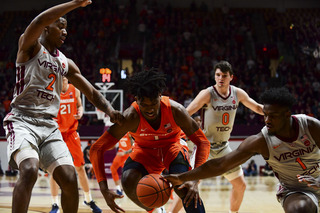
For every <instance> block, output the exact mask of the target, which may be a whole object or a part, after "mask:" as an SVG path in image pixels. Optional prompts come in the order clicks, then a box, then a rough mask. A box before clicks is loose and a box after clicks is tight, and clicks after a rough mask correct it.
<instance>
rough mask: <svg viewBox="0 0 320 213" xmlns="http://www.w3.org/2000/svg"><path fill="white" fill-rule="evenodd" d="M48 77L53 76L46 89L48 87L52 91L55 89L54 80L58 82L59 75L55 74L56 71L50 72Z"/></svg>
mask: <svg viewBox="0 0 320 213" xmlns="http://www.w3.org/2000/svg"><path fill="white" fill-rule="evenodd" d="M48 78H52V81H51V82H50V84H49V85H48V86H47V87H46V89H47V90H50V91H53V87H52V85H53V84H54V82H56V78H57V76H56V74H54V73H50V74H49V75H48Z"/></svg>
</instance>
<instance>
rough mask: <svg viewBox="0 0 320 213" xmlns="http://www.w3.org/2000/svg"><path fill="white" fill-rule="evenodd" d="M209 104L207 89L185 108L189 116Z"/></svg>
mask: <svg viewBox="0 0 320 213" xmlns="http://www.w3.org/2000/svg"><path fill="white" fill-rule="evenodd" d="M209 102H210V92H209V91H208V90H207V89H204V90H201V91H200V92H199V94H198V95H197V96H196V97H195V99H193V101H192V102H191V103H190V104H189V106H188V107H187V111H188V113H189V115H190V116H191V115H193V114H194V113H196V112H197V111H198V110H199V109H201V108H202V107H203V106H204V105H206V104H208V103H209Z"/></svg>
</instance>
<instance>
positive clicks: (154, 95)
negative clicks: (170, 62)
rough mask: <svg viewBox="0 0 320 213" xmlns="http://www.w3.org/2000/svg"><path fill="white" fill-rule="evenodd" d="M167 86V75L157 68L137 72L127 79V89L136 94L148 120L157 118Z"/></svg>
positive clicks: (142, 111) (141, 109)
mask: <svg viewBox="0 0 320 213" xmlns="http://www.w3.org/2000/svg"><path fill="white" fill-rule="evenodd" d="M165 88H166V78H165V75H164V74H162V73H160V72H158V71H157V70H156V69H150V70H146V71H142V72H139V73H136V74H134V75H133V76H132V77H130V78H129V79H127V89H128V90H129V91H130V93H131V94H133V95H134V96H135V99H136V101H137V103H138V105H139V108H140V111H141V113H142V114H143V116H144V117H145V118H146V119H148V120H154V119H156V118H157V116H158V114H159V110H160V99H161V94H162V92H163V91H164V90H165Z"/></svg>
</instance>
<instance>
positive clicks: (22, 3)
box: [0, 0, 320, 12]
mask: <svg viewBox="0 0 320 213" xmlns="http://www.w3.org/2000/svg"><path fill="white" fill-rule="evenodd" d="M62 2H67V1H62V0H40V1H39V0H4V3H3V4H2V5H1V8H0V12H3V11H15V10H33V9H35V10H38V9H42V8H48V7H50V6H52V5H55V4H58V3H62ZM116 2H117V3H118V4H122V3H123V4H125V3H126V2H127V1H126V0H117V1H116ZM144 2H145V1H144V0H137V5H138V7H139V6H141V5H142V4H143V3H144ZM157 2H158V4H164V5H166V4H167V3H168V2H170V4H171V5H172V6H174V7H189V5H190V4H191V2H192V0H161V1H157ZM195 2H196V4H200V3H201V2H205V3H206V4H207V5H208V7H209V9H210V8H219V7H223V6H228V7H231V8H276V9H277V10H279V11H283V10H284V9H285V8H315V7H316V8H319V7H320V1H319V0H203V1H195ZM93 3H94V0H93Z"/></svg>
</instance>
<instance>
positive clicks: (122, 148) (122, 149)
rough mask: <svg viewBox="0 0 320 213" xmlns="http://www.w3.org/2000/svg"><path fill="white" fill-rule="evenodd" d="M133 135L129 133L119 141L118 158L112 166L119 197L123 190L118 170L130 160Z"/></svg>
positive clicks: (116, 157)
mask: <svg viewBox="0 0 320 213" xmlns="http://www.w3.org/2000/svg"><path fill="white" fill-rule="evenodd" d="M132 142H133V140H132V139H131V135H130V134H129V133H127V134H126V135H125V136H124V137H122V138H121V139H120V141H119V143H118V144H119V147H118V151H117V154H116V156H115V157H114V159H113V161H112V164H111V166H110V170H111V175H112V179H113V181H114V184H115V185H116V192H117V194H118V195H122V188H121V185H120V178H119V174H118V169H119V168H120V167H121V168H122V167H123V165H124V162H125V161H126V160H127V159H128V157H129V153H130V152H131V151H132Z"/></svg>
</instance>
